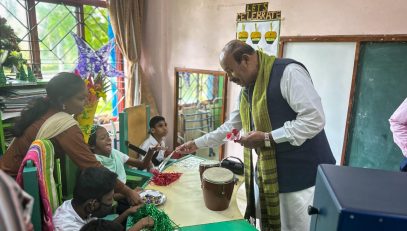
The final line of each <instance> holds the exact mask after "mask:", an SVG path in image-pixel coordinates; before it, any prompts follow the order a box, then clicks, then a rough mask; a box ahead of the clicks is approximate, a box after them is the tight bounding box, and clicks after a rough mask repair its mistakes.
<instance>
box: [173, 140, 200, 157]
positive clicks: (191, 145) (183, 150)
mask: <svg viewBox="0 0 407 231" xmlns="http://www.w3.org/2000/svg"><path fill="white" fill-rule="evenodd" d="M196 150H198V147H197V146H196V144H195V142H194V141H188V142H186V143H185V144H182V145H180V146H178V147H177V148H175V151H176V152H177V153H180V154H190V153H193V152H195V151H196Z"/></svg>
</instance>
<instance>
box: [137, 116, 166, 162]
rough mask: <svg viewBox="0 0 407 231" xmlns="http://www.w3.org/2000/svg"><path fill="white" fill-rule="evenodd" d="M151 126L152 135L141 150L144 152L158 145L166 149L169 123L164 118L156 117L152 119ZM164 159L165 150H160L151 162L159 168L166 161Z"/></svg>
mask: <svg viewBox="0 0 407 231" xmlns="http://www.w3.org/2000/svg"><path fill="white" fill-rule="evenodd" d="M149 125H150V135H149V137H148V138H147V139H146V140H145V141H144V142H143V144H142V145H141V146H140V148H141V149H143V150H144V151H147V150H148V149H149V148H150V147H155V146H156V145H157V144H159V145H160V146H161V147H165V140H164V139H165V136H166V135H167V133H168V130H167V123H166V122H165V119H164V117H162V116H154V117H153V118H151V119H150V124H149ZM164 157H165V150H159V151H157V152H156V153H154V156H153V158H152V160H151V161H152V162H153V164H154V166H158V165H160V163H161V162H162V161H163V160H164ZM144 158H145V157H144ZM140 159H142V158H140Z"/></svg>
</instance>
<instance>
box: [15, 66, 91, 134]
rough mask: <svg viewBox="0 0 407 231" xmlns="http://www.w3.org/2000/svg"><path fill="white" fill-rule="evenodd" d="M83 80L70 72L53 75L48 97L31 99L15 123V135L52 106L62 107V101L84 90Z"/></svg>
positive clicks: (22, 131) (59, 108)
mask: <svg viewBox="0 0 407 231" xmlns="http://www.w3.org/2000/svg"><path fill="white" fill-rule="evenodd" d="M84 86H85V85H84V82H83V80H82V79H81V78H80V77H79V76H77V75H75V74H73V73H69V72H61V73H59V74H57V75H56V76H55V77H53V78H52V79H51V80H50V81H49V82H48V84H47V86H46V91H47V97H46V98H38V99H34V100H33V101H31V102H30V103H29V104H28V106H27V107H26V108H25V109H24V110H23V111H22V112H21V116H20V118H19V119H18V120H17V121H16V123H15V125H14V131H13V133H14V136H16V137H20V136H21V135H22V134H23V133H24V131H25V129H26V128H27V127H28V126H30V125H31V124H32V123H33V122H34V121H36V120H38V119H39V118H40V117H41V116H43V115H44V114H45V113H46V112H47V111H48V109H49V108H50V107H53V108H56V109H58V110H61V109H62V103H63V102H64V101H65V100H67V99H69V98H71V97H72V96H74V95H76V94H77V93H78V92H80V91H81V90H83V87H84Z"/></svg>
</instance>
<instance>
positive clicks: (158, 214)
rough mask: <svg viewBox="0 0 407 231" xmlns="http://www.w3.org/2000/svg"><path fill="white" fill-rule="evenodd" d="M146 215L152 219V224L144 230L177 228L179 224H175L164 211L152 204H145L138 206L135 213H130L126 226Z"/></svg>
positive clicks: (164, 230)
mask: <svg viewBox="0 0 407 231" xmlns="http://www.w3.org/2000/svg"><path fill="white" fill-rule="evenodd" d="M146 216H150V217H151V218H153V220H154V226H153V227H151V228H150V229H146V230H152V231H172V230H174V229H177V228H179V226H178V225H177V224H175V223H174V222H173V221H172V220H171V219H170V218H169V217H168V215H167V214H166V213H165V212H163V211H161V210H159V209H158V208H157V207H156V206H155V205H153V204H145V205H144V206H143V207H141V208H139V209H138V211H137V212H136V213H134V214H132V215H130V216H129V217H128V218H127V227H132V226H133V225H134V224H136V223H137V222H138V221H139V220H141V219H142V218H144V217H146Z"/></svg>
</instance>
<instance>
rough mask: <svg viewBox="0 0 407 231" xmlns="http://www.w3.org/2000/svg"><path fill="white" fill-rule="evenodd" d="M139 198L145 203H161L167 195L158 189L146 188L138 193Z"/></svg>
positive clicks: (157, 204)
mask: <svg viewBox="0 0 407 231" xmlns="http://www.w3.org/2000/svg"><path fill="white" fill-rule="evenodd" d="M140 197H141V199H143V201H144V203H146V204H154V205H156V206H159V205H162V204H164V203H165V201H166V200H167V197H166V196H165V195H164V194H163V193H162V192H160V191H157V190H152V189H147V190H144V191H142V192H141V193H140Z"/></svg>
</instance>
